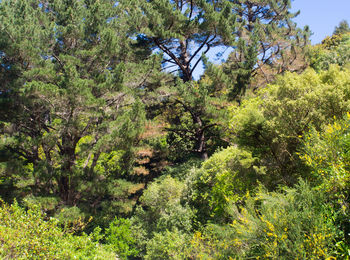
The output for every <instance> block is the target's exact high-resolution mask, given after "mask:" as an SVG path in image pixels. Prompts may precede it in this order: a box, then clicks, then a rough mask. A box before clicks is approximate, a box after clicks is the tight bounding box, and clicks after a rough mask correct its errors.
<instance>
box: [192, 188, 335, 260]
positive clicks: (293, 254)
mask: <svg viewBox="0 0 350 260" xmlns="http://www.w3.org/2000/svg"><path fill="white" fill-rule="evenodd" d="M334 214H335V213H334V211H333V210H332V208H330V207H329V206H327V204H326V196H324V194H323V193H320V192H318V191H316V190H314V189H312V188H310V186H309V185H308V184H306V183H304V182H300V183H299V184H298V185H297V186H296V187H295V188H293V189H292V188H285V189H283V190H282V191H280V192H272V193H269V192H266V191H264V190H263V189H261V190H260V191H259V192H258V193H257V195H256V196H253V197H249V198H248V199H247V201H246V206H245V207H242V208H237V207H236V206H232V208H231V215H232V221H231V223H230V224H228V225H213V224H211V225H208V226H207V227H206V228H205V229H204V231H203V232H202V233H201V232H197V233H196V234H195V235H194V237H193V239H192V241H191V243H190V250H189V251H190V253H189V257H192V258H194V259H198V258H199V259H229V258H230V257H231V258H237V259H259V258H262V259H326V258H327V257H330V256H332V255H334V254H335V245H334V239H335V237H336V233H337V231H336V227H335V225H334V223H333V221H332V219H333V217H334Z"/></svg>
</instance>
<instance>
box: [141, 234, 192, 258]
mask: <svg viewBox="0 0 350 260" xmlns="http://www.w3.org/2000/svg"><path fill="white" fill-rule="evenodd" d="M189 240H190V236H189V235H187V234H184V233H182V232H180V231H178V230H177V229H174V230H172V231H168V230H166V231H165V232H162V233H155V234H154V236H153V238H152V239H151V240H150V241H149V242H148V243H147V254H146V255H145V259H149V260H153V259H155V260H162V259H173V260H180V259H186V257H185V251H184V250H185V248H186V244H187V242H188V241H189Z"/></svg>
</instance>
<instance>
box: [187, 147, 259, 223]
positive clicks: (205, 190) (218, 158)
mask: <svg viewBox="0 0 350 260" xmlns="http://www.w3.org/2000/svg"><path fill="white" fill-rule="evenodd" d="M257 161H258V158H255V157H253V156H252V154H251V152H248V151H244V150H242V149H239V148H237V147H234V146H231V147H228V148H226V149H224V150H222V151H220V152H217V153H215V154H214V155H213V156H212V157H210V159H209V160H207V161H205V162H204V163H203V164H202V167H201V168H199V169H194V170H193V171H192V173H191V174H190V175H189V177H188V180H187V190H186V193H187V194H186V195H187V198H188V199H189V201H190V203H191V206H192V207H194V208H196V210H197V220H198V221H200V222H201V223H205V222H206V221H208V220H211V221H215V222H220V221H223V220H224V219H225V217H226V216H227V214H226V212H225V210H226V207H227V205H228V203H230V202H240V201H242V200H243V198H244V196H245V195H246V193H247V192H249V191H250V190H252V189H253V188H254V187H256V185H257V180H258V179H259V178H260V177H261V175H263V174H264V168H261V167H257V166H254V164H257Z"/></svg>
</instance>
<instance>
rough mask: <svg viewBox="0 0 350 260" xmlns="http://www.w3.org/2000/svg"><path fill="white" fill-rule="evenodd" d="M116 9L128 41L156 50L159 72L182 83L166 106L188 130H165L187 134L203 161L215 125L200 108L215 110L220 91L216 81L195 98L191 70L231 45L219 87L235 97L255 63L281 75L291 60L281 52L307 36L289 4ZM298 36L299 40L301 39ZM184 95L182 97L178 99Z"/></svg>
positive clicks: (184, 2)
mask: <svg viewBox="0 0 350 260" xmlns="http://www.w3.org/2000/svg"><path fill="white" fill-rule="evenodd" d="M121 6H122V8H123V9H124V10H125V13H126V16H127V17H128V18H129V20H130V26H131V27H132V28H133V30H132V32H133V33H134V34H133V35H134V37H137V38H138V39H139V41H140V42H142V43H143V44H145V46H147V47H148V48H151V49H153V50H157V51H160V52H162V53H163V55H164V56H163V64H164V69H169V68H172V67H174V68H175V69H174V70H173V72H176V71H178V72H179V76H180V78H181V79H182V81H183V83H185V84H186V85H183V84H180V83H178V82H177V83H175V84H174V87H173V88H174V89H176V90H175V91H173V92H175V93H171V94H172V95H171V94H170V96H171V98H172V103H173V104H174V103H175V104H177V105H178V113H177V115H178V117H177V118H179V117H181V116H180V115H181V114H182V115H186V116H187V115H188V118H189V120H190V121H192V122H191V127H187V129H189V128H191V130H190V131H187V132H186V130H185V128H184V127H180V128H179V127H176V126H175V127H174V122H171V123H172V127H171V130H170V131H172V132H175V133H176V134H177V135H178V136H180V135H182V136H187V135H188V136H189V137H188V138H184V142H185V143H191V142H192V143H193V145H192V148H191V149H190V150H192V152H195V153H197V154H199V155H200V157H202V158H203V159H206V158H208V147H207V143H208V141H209V140H212V139H213V137H214V136H211V135H210V131H211V130H212V129H213V127H215V126H218V125H219V124H217V120H213V118H211V117H210V113H208V112H206V111H205V110H206V106H208V104H211V106H212V107H215V109H216V110H218V109H220V105H218V102H217V100H210V99H211V97H218V96H219V95H218V93H220V92H221V91H222V88H221V87H218V86H219V85H220V84H216V81H215V82H213V84H210V87H208V86H206V87H205V88H206V90H203V91H202V93H201V94H199V92H200V91H196V90H194V89H195V88H197V87H198V85H197V84H195V83H193V71H194V70H195V69H196V68H197V66H198V65H199V64H200V62H201V61H206V58H205V55H206V54H207V53H208V51H209V50H210V49H212V48H213V47H217V46H226V47H233V49H234V54H233V55H231V60H232V62H230V64H231V65H229V66H228V68H227V69H226V72H227V73H226V74H229V75H227V76H226V78H225V82H226V84H224V85H225V86H226V87H227V88H228V89H229V90H230V92H231V96H237V95H238V94H240V93H242V91H243V89H244V88H245V87H246V85H247V84H248V83H249V81H250V78H251V77H252V75H253V74H254V73H255V72H256V71H257V70H258V68H260V69H261V66H260V65H261V63H262V64H271V63H278V62H279V63H281V64H279V70H280V71H284V70H286V69H287V63H288V64H289V63H292V62H293V61H294V59H295V58H293V57H292V58H290V57H289V59H287V58H286V56H287V55H285V53H287V52H288V53H293V54H295V52H296V50H295V49H296V48H299V47H302V46H303V44H304V43H305V42H307V35H306V34H303V33H302V31H301V30H299V29H296V25H295V24H294V23H293V22H292V21H291V19H292V18H294V17H295V16H296V15H297V14H291V13H290V12H289V9H290V1H259V2H256V1H226V0H218V1H188V0H176V1H169V0H162V1H143V2H141V3H140V2H139V1H136V0H134V1H121ZM302 36H305V39H304V41H302V40H301V37H302ZM237 55H238V56H237ZM295 55H296V54H295ZM258 58H259V59H258ZM278 58H280V59H279V61H277V59H278ZM282 61H283V62H282ZM259 62H260V63H259ZM205 63H206V62H205ZM231 71H233V72H232V73H231ZM208 75H210V74H208ZM234 75H238V76H234ZM214 80H216V79H214ZM214 80H213V81H214ZM200 85H201V87H203V86H205V85H206V84H200ZM208 88H209V89H210V90H209V91H208ZM178 89H180V90H179V91H178ZM183 89H186V90H185V91H182V90H183ZM185 92H186V93H188V94H186V95H182V94H183V93H185ZM221 96H223V95H222V94H221ZM199 97H200V98H199ZM205 99H206V102H205V105H204V104H203V105H202V106H197V105H196V106H192V105H189V104H191V103H193V101H194V100H198V101H199V100H201V101H203V100H205ZM194 103H196V102H194ZM213 104H216V105H214V106H213ZM179 107H182V108H181V109H180V108H179ZM209 110H210V109H209ZM215 121H216V122H215ZM191 138H192V139H193V140H192V141H191Z"/></svg>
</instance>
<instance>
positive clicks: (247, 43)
mask: <svg viewBox="0 0 350 260" xmlns="http://www.w3.org/2000/svg"><path fill="white" fill-rule="evenodd" d="M232 2H233V12H234V13H236V14H237V20H238V21H239V22H240V25H241V26H240V27H239V28H238V31H237V35H238V37H239V39H238V43H237V45H236V46H235V48H234V51H233V52H232V53H231V54H230V56H229V59H228V61H227V62H226V64H225V65H224V66H223V70H224V71H225V73H226V74H228V75H229V77H228V78H229V79H231V81H232V78H235V79H236V80H235V84H234V85H233V86H232V87H231V91H230V98H231V99H233V98H236V97H238V96H239V95H240V94H243V93H244V92H245V90H246V88H247V87H249V85H250V84H251V83H252V80H253V79H254V77H255V78H257V79H256V80H255V81H257V82H255V83H254V85H255V86H254V87H255V88H257V87H259V86H261V85H263V84H266V83H270V82H271V81H272V80H273V79H274V76H275V75H277V74H280V73H282V72H284V71H287V70H293V71H298V70H300V69H302V68H305V65H306V64H305V62H304V61H303V59H304V58H305V57H304V55H305V51H304V47H305V46H306V45H307V44H308V43H309V40H308V37H309V30H308V28H307V27H306V28H305V29H304V30H301V29H300V28H297V26H296V23H294V22H293V21H292V19H293V18H295V17H296V16H297V15H298V14H299V12H296V13H291V12H290V8H291V1H288V0H287V1H285V0H268V1H266V0H265V1H249V0H248V1H242V0H238V1H232Z"/></svg>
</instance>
